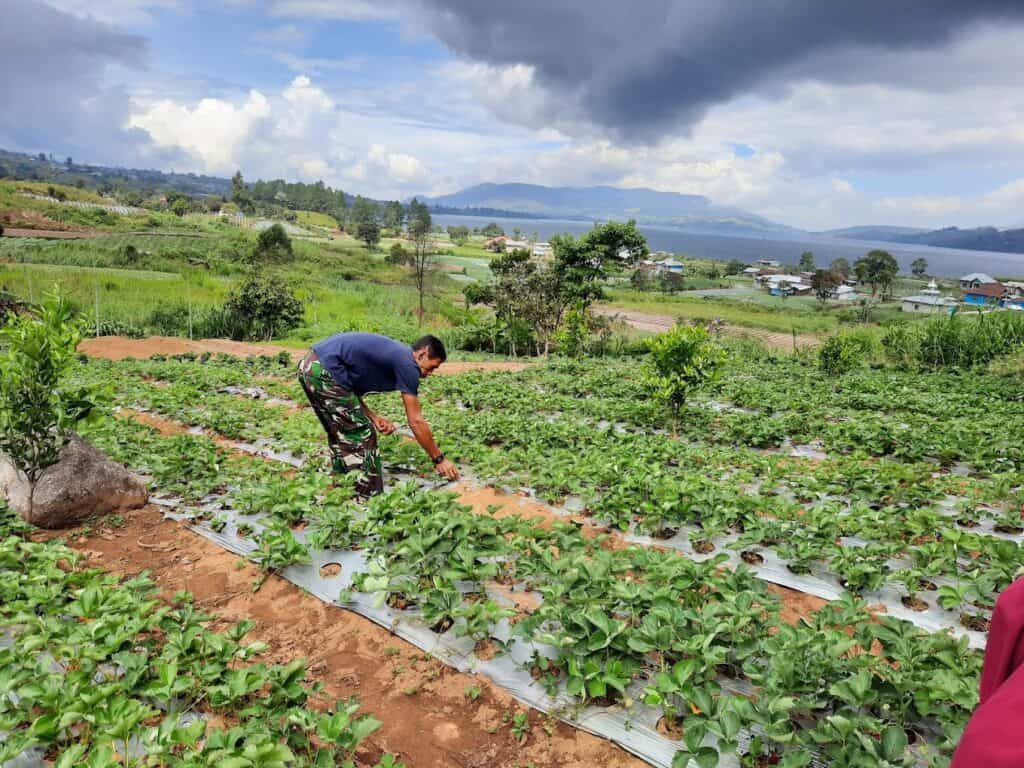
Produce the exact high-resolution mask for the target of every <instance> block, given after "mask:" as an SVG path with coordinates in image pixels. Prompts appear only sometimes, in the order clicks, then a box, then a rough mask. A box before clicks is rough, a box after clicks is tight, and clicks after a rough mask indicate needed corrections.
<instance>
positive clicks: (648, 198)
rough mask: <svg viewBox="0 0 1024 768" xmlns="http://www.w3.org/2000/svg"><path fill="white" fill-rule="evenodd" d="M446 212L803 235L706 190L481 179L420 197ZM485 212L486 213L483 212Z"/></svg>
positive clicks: (699, 230) (753, 233) (737, 233)
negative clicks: (716, 200) (485, 181)
mask: <svg viewBox="0 0 1024 768" xmlns="http://www.w3.org/2000/svg"><path fill="white" fill-rule="evenodd" d="M420 200H422V201H424V202H426V203H427V205H428V206H430V207H431V208H432V209H434V210H437V211H443V212H448V213H455V212H464V213H470V212H476V213H479V212H481V211H484V210H486V211H490V212H492V214H491V215H493V213H494V212H502V213H505V214H506V215H515V216H525V217H536V218H547V219H551V218H561V219H583V220H594V221H605V220H608V219H636V221H637V223H639V224H656V225H657V224H660V225H664V226H671V227H678V228H680V229H686V230H687V231H691V232H702V233H707V234H721V235H727V234H733V235H747V236H750V235H763V236H767V235H776V236H778V235H785V234H787V233H789V234H799V230H796V229H793V228H792V227H787V226H785V225H783V224H779V223H777V222H774V221H770V220H769V219H766V218H764V217H763V216H758V215H757V214H754V213H750V212H749V211H744V210H742V209H740V208H733V207H731V206H722V205H715V204H714V203H713V202H712V201H711V200H710V199H708V198H707V197H704V196H703V195H683V194H679V193H678V192H660V191H658V190H655V189H645V188H642V187H633V188H626V189H623V188H620V187H607V186H596V187H545V186H541V185H539V184H477V185H476V186H473V187H468V188H466V189H463V190H461V191H459V192H455V193H453V194H450V195H442V196H440V197H421V198H420ZM484 215H487V214H484Z"/></svg>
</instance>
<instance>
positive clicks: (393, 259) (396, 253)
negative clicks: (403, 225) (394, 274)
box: [387, 243, 409, 267]
mask: <svg viewBox="0 0 1024 768" xmlns="http://www.w3.org/2000/svg"><path fill="white" fill-rule="evenodd" d="M387 262H388V264H394V265H395V266H400V267H404V266H405V265H406V264H408V263H409V252H408V251H407V250H405V248H404V247H402V244H401V243H392V244H391V249H390V250H389V251H388V256H387Z"/></svg>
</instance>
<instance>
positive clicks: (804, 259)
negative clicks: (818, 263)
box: [800, 251, 814, 272]
mask: <svg viewBox="0 0 1024 768" xmlns="http://www.w3.org/2000/svg"><path fill="white" fill-rule="evenodd" d="M800 269H801V270H803V271H804V272H813V271H814V254H813V253H812V252H811V251H804V252H803V253H801V254H800Z"/></svg>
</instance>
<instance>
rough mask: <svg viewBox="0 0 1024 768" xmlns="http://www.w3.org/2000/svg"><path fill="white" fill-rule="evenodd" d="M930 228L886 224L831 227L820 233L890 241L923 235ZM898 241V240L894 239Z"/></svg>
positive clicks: (854, 238)
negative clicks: (841, 227)
mask: <svg viewBox="0 0 1024 768" xmlns="http://www.w3.org/2000/svg"><path fill="white" fill-rule="evenodd" d="M928 231H929V230H927V229H921V228H920V227H887V226H885V225H879V226H873V225H870V224H869V225H867V226H863V227H845V228H844V229H830V230H827V231H825V232H820V233H819V234H822V235H827V236H829V237H840V238H843V239H846V240H881V241H883V242H887V241H889V239H890V238H893V237H904V236H906V235H922V234H924V233H926V232H928ZM893 242H897V241H893Z"/></svg>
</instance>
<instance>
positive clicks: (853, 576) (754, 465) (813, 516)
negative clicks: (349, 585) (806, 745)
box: [89, 361, 1024, 629]
mask: <svg viewBox="0 0 1024 768" xmlns="http://www.w3.org/2000/svg"><path fill="white" fill-rule="evenodd" d="M772 364H773V363H769V362H764V363H763V365H765V366H767V365H772ZM777 365H780V366H783V367H792V366H795V365H797V364H795V363H777ZM112 371H117V372H118V373H128V374H129V375H127V376H117V377H115V378H114V379H113V380H114V381H115V384H116V387H117V392H116V401H117V402H120V403H122V404H125V405H141V406H144V407H148V408H152V409H155V410H157V411H158V412H160V413H163V414H166V415H167V416H169V417H172V418H175V419H178V420H180V421H183V422H185V423H189V424H202V425H206V426H209V427H211V428H213V429H214V430H215V431H217V432H218V433H220V434H223V435H226V436H229V437H232V438H235V439H239V440H245V441H249V442H256V441H258V440H269V441H271V444H272V445H273V446H274V447H275V448H276V449H278V450H287V451H290V452H291V453H293V454H297V455H302V454H304V453H306V454H308V453H310V452H311V451H315V450H319V449H320V446H322V443H323V438H322V433H321V431H320V427H319V424H318V423H317V422H316V420H315V418H314V417H313V415H312V414H311V412H310V411H309V410H308V409H302V410H294V409H290V408H288V407H287V406H284V405H267V404H266V403H263V402H256V401H252V400H247V399H245V398H244V397H238V396H236V395H232V394H226V393H224V392H223V391H222V390H223V389H224V388H225V387H237V386H240V383H241V382H245V381H247V380H248V381H249V382H250V383H251V382H252V374H251V373H249V372H247V371H246V370H245V369H244V368H238V369H232V368H230V367H226V366H217V365H210V364H207V365H205V366H199V365H194V364H189V363H187V362H176V361H162V362H161V361H157V362H145V363H130V364H119V365H117V366H111V365H100V366H97V365H95V364H93V365H91V366H90V367H89V375H90V376H92V377H94V378H103V377H109V376H110V374H111V372H112ZM623 374H624V370H623V369H611V368H609V367H607V366H597V365H575V364H574V365H572V366H561V367H559V366H553V367H550V368H545V369H535V370H532V371H528V372H524V373H521V374H516V375H507V374H506V375H494V374H488V375H481V374H464V375H461V376H457V377H446V378H440V379H431V380H429V381H428V382H427V383H425V385H424V387H425V388H429V390H428V393H427V394H426V397H428V398H429V399H430V405H429V412H430V418H431V420H432V422H433V424H434V426H435V428H436V430H437V432H438V434H439V435H440V436H441V440H442V444H443V445H444V446H445V449H446V451H448V453H449V455H451V456H453V457H456V458H457V459H458V460H459V461H462V462H467V463H468V464H469V465H470V466H471V467H472V468H473V470H474V472H475V473H476V474H477V475H478V476H481V477H484V478H486V479H489V480H491V481H492V482H495V483H496V484H503V485H511V486H522V487H528V488H530V489H531V490H532V491H534V492H536V493H538V494H539V495H541V496H543V497H544V498H546V499H548V500H550V501H555V502H559V503H561V502H565V501H566V500H567V499H568V500H569V502H570V503H575V504H576V505H577V506H578V507H580V508H581V509H583V510H585V511H586V512H588V513H589V514H591V515H593V516H594V517H595V518H596V519H598V520H600V521H603V522H604V523H607V524H610V525H613V526H615V527H617V528H620V529H623V530H631V531H635V532H637V533H641V534H650V535H653V536H656V537H668V536H672V535H673V534H674V533H675V532H676V530H677V529H679V528H680V527H683V526H686V527H688V530H689V537H690V541H691V544H692V546H693V547H694V549H695V550H697V551H702V552H708V551H712V550H713V549H714V546H715V543H716V542H718V545H719V546H721V545H722V542H723V541H725V542H727V543H728V546H731V547H734V548H736V549H737V550H738V551H739V552H741V553H742V554H743V557H744V559H747V560H748V562H752V563H756V562H757V561H758V560H759V559H760V558H762V557H763V556H764V554H765V553H766V552H768V551H770V552H772V553H774V554H775V555H777V556H778V557H780V558H782V559H783V560H784V561H785V562H786V563H787V566H788V568H789V569H790V570H791V571H792V572H793V573H795V574H805V573H809V572H811V571H816V572H821V571H830V572H832V573H834V574H835V575H836V577H837V578H838V579H839V581H840V583H841V584H842V585H843V586H845V587H846V588H847V589H849V590H851V591H853V592H874V591H876V590H878V589H879V588H880V587H882V586H883V585H890V586H894V587H897V588H898V589H900V590H901V591H902V594H903V597H904V602H905V603H906V604H907V606H908V607H910V608H912V609H914V610H919V609H924V608H926V607H928V606H929V604H930V605H931V606H933V607H934V606H935V605H936V604H938V605H940V606H941V607H942V608H943V609H945V610H948V611H950V613H951V615H952V617H953V618H954V620H955V619H956V618H957V617H962V619H961V620H962V621H963V622H965V623H966V624H968V625H969V626H971V627H973V628H977V629H984V628H985V626H986V622H987V618H988V611H989V610H990V609H991V607H992V604H993V602H994V599H995V596H996V595H997V594H998V592H999V591H1000V590H1002V589H1003V588H1004V587H1005V586H1006V585H1007V584H1008V583H1009V581H1010V580H1011V579H1012V578H1013V575H1014V574H1015V573H1016V571H1017V569H1018V568H1019V567H1020V566H1021V565H1022V564H1024V554H1022V552H1021V548H1020V543H1019V534H1020V530H1021V524H1022V523H1021V511H1020V510H1021V503H1022V502H1024V495H1022V491H1021V488H1020V485H1019V484H1020V475H1019V473H1018V472H1016V471H1012V472H1010V471H1007V472H1000V473H998V474H994V475H988V476H975V477H963V476H961V475H960V474H957V473H954V472H950V471H949V470H947V469H943V468H941V467H940V466H938V465H936V464H935V463H933V462H930V461H910V460H902V461H894V460H889V459H884V460H878V459H875V458H870V457H867V456H864V455H863V453H861V452H858V453H854V454H852V455H843V454H831V455H829V456H828V458H826V459H825V460H814V459H807V458H801V457H791V456H786V455H783V454H781V453H769V452H764V451H761V450H757V449H753V448H749V447H727V446H722V445H720V444H717V443H715V442H713V441H708V442H694V441H683V440H679V439H674V438H673V437H672V436H671V435H669V434H665V433H659V432H656V431H652V430H646V431H645V430H643V429H640V428H639V427H638V424H637V423H635V422H634V423H629V422H624V423H620V424H619V425H610V424H604V425H603V426H600V427H599V426H597V425H595V424H593V423H588V421H587V420H588V419H589V418H591V416H590V415H584V416H582V417H577V416H575V415H573V413H574V412H573V411H572V406H571V405H570V403H578V404H580V405H579V408H578V409H577V410H581V409H582V410H586V409H590V408H593V407H594V403H602V402H605V403H609V404H610V405H609V409H610V410H617V414H618V416H619V417H620V418H625V417H626V416H625V414H624V413H623V411H625V410H626V409H629V408H632V409H633V411H634V412H639V411H641V410H643V409H646V410H648V411H651V408H650V406H648V405H646V404H645V403H643V401H642V399H641V398H639V397H638V396H635V397H633V399H632V400H629V398H627V397H626V396H625V395H624V394H623V391H625V393H626V394H628V393H629V392H631V391H632V390H631V387H632V385H630V384H629V383H628V380H626V379H624V378H623ZM813 375H818V374H815V373H813V371H812V372H806V373H805V377H807V378H809V377H811V376H813ZM858 375H860V374H858ZM879 375H881V374H879ZM616 376H618V378H616ZM936 376H937V377H938V378H941V379H942V380H943V382H944V383H945V384H946V385H950V381H949V380H950V379H951V378H955V377H950V376H948V375H936ZM863 377H864V379H865V383H864V384H863V387H864V388H867V387H868V384H870V383H871V380H870V378H869V374H863ZM919 378H921V379H923V380H924V381H925V384H923V385H922V387H923V388H924V389H928V390H929V391H930V392H931V394H932V395H933V396H935V397H936V398H938V393H937V392H936V391H935V390H934V388H935V387H937V386H938V384H937V383H936V382H934V381H932V379H931V378H930V377H928V376H919ZM980 378H982V379H983V382H982V383H977V382H975V383H971V384H964V388H966V389H967V390H969V391H970V392H971V393H973V394H979V395H980V394H981V393H983V392H984V390H985V387H986V386H987V387H988V388H989V390H991V391H990V392H988V395H989V396H990V399H992V402H993V403H995V405H994V406H992V410H993V411H994V412H997V413H998V412H1001V411H1000V409H1001V407H1002V406H1001V405H1000V404H1001V403H1004V402H1005V405H1006V409H1007V413H1012V412H1013V411H1014V409H1015V408H1017V407H1018V404H1017V403H1015V401H1013V400H1012V398H1011V397H1010V390H1007V391H1005V392H1004V393H1003V394H1004V398H1003V400H1000V399H999V398H998V397H996V396H995V393H996V392H997V391H1002V390H1000V387H1004V380H1003V379H1000V378H997V377H991V376H989V377H987V378H986V377H984V376H982V377H980ZM986 382H987V384H986ZM270 383H271V384H276V386H277V387H278V389H276V390H275V391H274V395H275V396H277V397H280V396H282V395H290V396H293V397H301V395H298V394H297V392H296V390H297V386H294V385H292V384H290V383H284V382H280V381H278V382H270ZM819 383H821V382H819ZM876 383H877V382H876ZM844 386H848V387H852V386H854V380H852V379H851V380H844ZM949 390H950V397H951V398H952V399H953V400H955V401H957V402H960V401H963V400H964V398H966V397H967V395H965V394H964V392H963V391H959V390H956V389H955V388H953V387H952V386H951V385H950V386H949ZM633 394H634V395H636V393H633ZM865 397H866V394H865ZM499 398H500V399H499ZM559 399H561V401H559ZM395 400H396V398H390V399H386V398H380V401H381V402H380V403H378V404H375V407H378V408H379V409H380V410H383V411H389V410H390V411H391V412H392V415H395V416H397V415H398V414H397V413H394V411H395V408H396V403H395V402H394V401H395ZM552 403H557V406H558V410H557V412H554V411H550V410H547V409H548V408H549V407H550V405H551V404H552ZM630 403H632V405H631V404H630ZM916 407H917V406H910V410H913V409H914V408H916ZM700 413H701V414H702V415H703V417H704V418H706V419H711V420H712V421H711V427H709V429H708V434H709V435H714V434H717V430H718V426H717V424H718V423H717V422H716V421H714V420H715V419H718V420H721V419H725V418H727V417H728V415H729V412H728V411H722V412H720V413H718V415H715V413H714V412H713V411H711V410H710V409H708V408H706V407H703V408H701V409H700ZM652 414H653V412H652ZM744 415H746V414H744ZM624 425H625V426H624ZM627 427H629V428H627ZM384 448H385V456H386V458H387V459H389V461H390V462H391V463H392V464H395V463H398V464H405V465H411V466H416V465H417V464H418V465H419V466H420V467H423V463H422V460H421V456H420V454H419V453H418V452H417V451H416V450H415V449H414V447H412V446H410V445H408V444H406V443H404V442H402V441H400V440H396V439H390V440H385V441H384ZM971 458H975V457H971ZM199 476H202V473H201V472H200V473H199Z"/></svg>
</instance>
